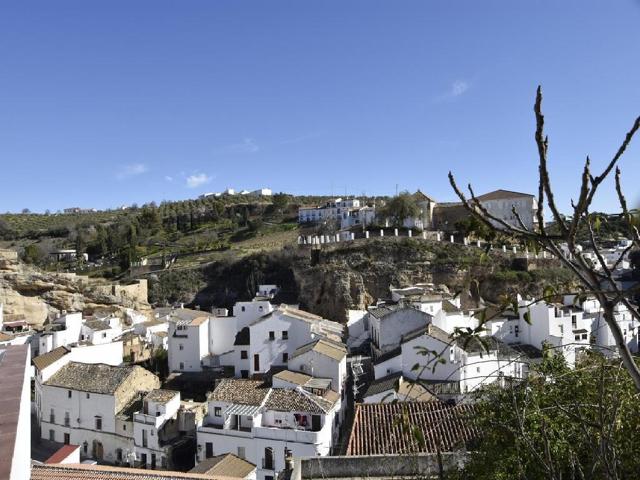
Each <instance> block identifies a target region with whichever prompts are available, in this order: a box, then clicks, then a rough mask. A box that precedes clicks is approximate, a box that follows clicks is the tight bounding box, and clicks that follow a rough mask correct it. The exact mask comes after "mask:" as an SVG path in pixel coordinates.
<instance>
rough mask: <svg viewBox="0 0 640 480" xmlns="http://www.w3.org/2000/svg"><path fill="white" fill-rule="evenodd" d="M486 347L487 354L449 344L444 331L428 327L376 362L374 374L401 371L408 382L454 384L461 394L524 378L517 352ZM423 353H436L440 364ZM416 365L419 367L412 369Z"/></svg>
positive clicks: (493, 345)
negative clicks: (455, 383) (505, 380)
mask: <svg viewBox="0 0 640 480" xmlns="http://www.w3.org/2000/svg"><path fill="white" fill-rule="evenodd" d="M487 340H492V339H487ZM488 347H489V351H488V352H486V351H484V350H483V348H481V347H480V345H479V344H474V343H472V342H470V343H469V344H468V345H467V346H466V347H465V346H464V345H463V344H461V342H457V341H452V340H451V338H450V337H449V334H447V333H446V332H444V331H443V330H441V329H439V328H438V327H435V326H432V325H429V326H428V327H427V328H426V329H425V330H424V331H423V332H417V333H416V334H415V335H414V336H413V338H409V339H408V340H406V341H404V342H403V343H402V346H401V352H400V354H399V355H396V356H394V357H392V358H389V359H386V360H384V361H381V362H378V363H376V364H375V365H374V373H375V377H376V378H377V379H378V378H383V377H385V376H387V375H390V374H394V373H398V372H401V373H402V375H403V377H405V378H408V379H410V380H417V379H420V380H422V381H427V382H457V383H459V385H460V393H465V392H471V391H473V390H475V389H477V388H478V387H480V386H482V385H487V384H489V383H492V382H495V381H498V380H500V379H501V378H503V377H513V378H523V374H524V371H523V368H522V367H523V364H525V363H526V360H525V359H522V360H521V361H520V360H518V359H517V358H518V355H517V353H516V352H511V351H509V349H508V348H504V347H505V346H501V345H500V344H499V342H495V341H489V342H488ZM425 351H428V352H438V354H439V356H438V358H439V359H440V360H441V361H438V359H437V358H435V356H434V355H433V354H428V355H423V354H422V352H425ZM415 365H419V368H418V369H416V368H414V367H415ZM433 367H435V368H433Z"/></svg>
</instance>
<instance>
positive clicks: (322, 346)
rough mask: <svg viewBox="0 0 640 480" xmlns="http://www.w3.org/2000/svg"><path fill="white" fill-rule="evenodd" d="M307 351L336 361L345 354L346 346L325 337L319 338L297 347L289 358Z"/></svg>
mask: <svg viewBox="0 0 640 480" xmlns="http://www.w3.org/2000/svg"><path fill="white" fill-rule="evenodd" d="M309 351H314V352H317V353H320V354H322V355H324V356H326V357H329V358H332V359H334V360H337V361H340V360H342V359H343V358H344V357H346V356H347V348H346V347H345V346H344V345H343V344H341V343H337V342H333V341H331V340H327V339H325V338H320V339H318V340H315V341H313V342H311V343H307V344H306V345H302V346H301V347H299V348H297V349H296V350H295V351H294V352H293V354H292V355H291V358H294V357H297V356H298V355H302V354H303V353H307V352H309Z"/></svg>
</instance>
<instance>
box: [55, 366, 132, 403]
mask: <svg viewBox="0 0 640 480" xmlns="http://www.w3.org/2000/svg"><path fill="white" fill-rule="evenodd" d="M136 368H142V367H137V366H127V367H114V366H111V365H105V364H104V363H95V364H88V363H78V362H69V363H68V364H66V365H65V366H64V367H62V368H61V369H60V370H58V371H57V372H56V373H55V374H54V375H53V376H52V377H51V378H50V379H49V380H47V381H46V382H45V383H44V384H45V385H48V386H51V387H60V388H67V389H69V390H79V391H81V392H91V393H100V394H105V395H111V394H113V393H114V392H115V391H116V390H117V388H118V387H119V386H120V385H122V384H123V383H124V382H125V381H126V380H127V378H129V376H130V375H131V374H132V373H133V372H134V370H135V369H136Z"/></svg>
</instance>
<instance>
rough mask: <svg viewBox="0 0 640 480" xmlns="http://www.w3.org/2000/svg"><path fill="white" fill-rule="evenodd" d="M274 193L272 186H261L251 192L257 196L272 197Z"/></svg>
mask: <svg viewBox="0 0 640 480" xmlns="http://www.w3.org/2000/svg"><path fill="white" fill-rule="evenodd" d="M272 194H273V192H272V191H271V189H270V188H259V189H257V190H254V191H252V192H251V195H255V196H256V197H270V196H271V195H272Z"/></svg>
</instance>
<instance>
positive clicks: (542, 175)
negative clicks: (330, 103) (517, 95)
mask: <svg viewBox="0 0 640 480" xmlns="http://www.w3.org/2000/svg"><path fill="white" fill-rule="evenodd" d="M534 112H535V117H536V133H535V141H536V145H537V148H538V157H539V185H538V196H537V200H538V211H537V224H538V225H537V229H536V228H528V227H527V226H526V225H525V224H524V222H523V221H522V218H521V217H520V216H519V214H518V212H517V211H516V209H515V207H514V208H513V209H512V212H513V215H514V217H515V219H516V225H511V224H509V223H508V222H505V221H504V220H503V219H501V218H498V217H496V216H494V215H492V214H491V213H490V212H489V211H488V210H487V209H486V208H484V207H483V206H482V204H481V203H480V201H479V200H478V199H477V198H476V195H475V193H474V190H473V188H472V186H471V185H469V186H468V189H469V195H468V196H467V195H465V194H464V193H463V192H462V190H461V189H460V188H459V187H458V185H457V183H456V181H455V178H454V176H453V174H452V173H451V172H449V181H450V183H451V186H452V187H453V189H454V191H455V192H456V194H457V195H458V197H459V198H460V200H461V201H462V203H463V205H464V206H465V207H466V208H467V209H468V211H469V212H470V213H471V214H472V215H474V216H475V217H476V218H478V219H479V220H480V221H481V222H483V223H484V224H485V225H487V227H489V228H491V229H492V230H497V231H501V232H503V233H507V234H510V235H512V236H513V237H514V238H516V239H517V240H519V241H521V242H523V243H525V244H528V245H532V246H534V247H535V248H538V249H542V250H544V251H547V252H550V253H551V254H553V255H554V256H555V257H557V258H558V259H559V260H560V261H561V262H562V263H563V264H564V265H565V266H566V267H567V268H569V269H570V270H571V271H572V272H573V273H574V275H575V277H576V278H577V280H578V281H579V284H580V285H581V286H582V288H583V291H582V292H576V293H579V294H581V295H593V296H595V297H596V298H597V300H598V301H599V302H600V305H601V307H602V309H603V316H604V319H605V321H606V323H607V325H608V326H609V328H610V329H611V332H612V335H613V337H614V339H615V342H616V346H617V349H618V352H619V355H620V358H621V360H622V362H623V364H624V366H625V368H626V370H627V371H628V372H629V374H630V375H631V377H632V379H633V382H634V384H635V386H636V388H637V389H638V391H640V369H638V366H637V365H636V363H635V362H634V360H633V357H632V355H631V352H630V351H629V348H628V346H627V344H626V342H625V338H624V335H623V332H622V330H621V328H620V325H619V324H618V323H617V322H616V318H615V315H614V309H615V307H616V305H618V304H619V303H622V304H623V305H625V306H626V307H627V308H628V309H629V311H630V312H631V314H632V315H633V316H634V318H635V319H637V320H639V321H640V312H639V311H638V307H637V306H636V305H634V304H633V303H632V301H631V298H632V297H631V294H632V293H633V291H635V290H637V289H636V288H634V287H632V288H631V289H623V288H621V287H620V286H619V285H618V284H617V282H616V280H615V278H614V271H615V270H616V269H617V267H618V266H619V264H620V262H621V261H622V259H623V258H624V257H625V255H626V254H627V253H629V252H630V251H631V249H633V248H640V233H639V232H638V228H637V226H636V223H635V221H634V217H633V216H632V214H631V213H630V211H629V208H628V205H627V200H626V198H625V195H624V193H623V191H622V185H621V180H620V168H619V166H618V162H619V160H620V158H621V157H622V155H623V154H624V152H625V150H626V149H627V147H628V146H629V144H630V143H631V140H632V138H633V136H634V135H635V133H636V132H637V131H638V129H639V128H640V117H638V118H637V119H636V120H635V122H634V123H633V126H632V127H631V129H630V130H629V132H628V133H627V135H626V137H625V139H624V141H623V142H622V144H621V145H620V147H619V148H618V150H617V151H616V153H615V155H614V156H613V158H612V159H611V161H610V162H609V163H608V164H607V166H606V168H605V169H604V170H603V171H602V173H600V174H599V175H595V176H594V174H593V173H592V170H591V163H590V160H589V157H587V159H586V161H585V164H584V168H583V170H582V176H581V186H580V193H579V196H578V200H577V201H576V202H574V201H573V200H572V202H571V208H572V217H571V219H568V218H565V217H564V216H563V215H562V214H561V213H560V210H559V208H558V206H557V203H556V200H555V198H554V192H553V188H552V187H551V179H550V175H549V168H548V161H547V151H548V146H549V140H548V138H547V136H546V135H545V134H544V115H543V114H542V91H541V88H540V87H538V90H537V94H536V101H535V106H534ZM614 169H615V174H614V177H615V186H616V192H617V195H618V200H619V203H620V207H621V212H622V217H623V221H624V224H625V227H626V228H627V230H628V235H629V238H630V239H631V240H632V242H631V245H629V246H628V247H627V248H626V250H625V251H624V252H623V254H622V255H621V256H620V259H619V260H618V262H617V263H615V264H614V265H613V266H612V267H610V266H608V265H607V262H606V261H605V258H604V256H603V255H602V252H601V249H600V248H599V246H598V244H597V242H596V233H595V232H596V231H597V230H598V223H599V221H600V220H599V218H598V217H597V216H596V215H594V214H593V213H592V212H591V210H590V208H591V205H592V203H593V199H594V197H595V194H596V192H597V191H598V189H599V187H600V186H601V185H602V183H603V182H604V180H605V179H607V178H608V177H610V175H611V173H612V172H614ZM545 206H546V207H547V208H548V209H549V210H550V211H551V214H552V218H553V220H554V222H555V224H556V225H557V232H556V231H553V232H552V231H550V230H548V229H547V228H546V227H545V223H544V208H545ZM585 230H586V232H587V235H588V239H589V244H590V247H591V248H592V249H593V251H594V252H595V255H596V257H597V263H598V266H599V267H600V268H598V269H596V268H594V266H593V265H592V263H591V262H590V261H589V260H588V259H587V258H585V256H584V254H583V252H582V248H581V247H580V245H579V244H578V241H577V235H578V233H579V232H580V231H585ZM561 244H566V248H567V249H568V252H569V255H565V254H563V252H562V249H561V247H560V245H561Z"/></svg>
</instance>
